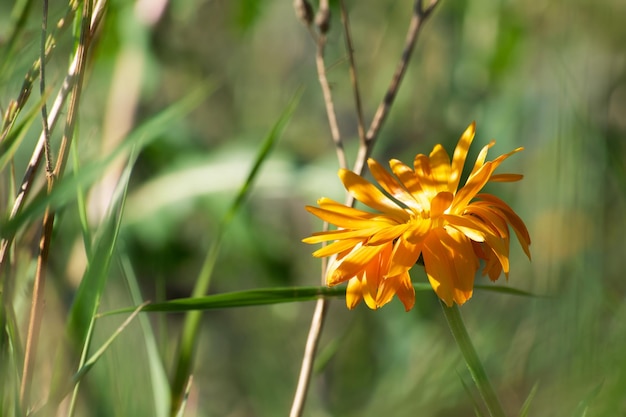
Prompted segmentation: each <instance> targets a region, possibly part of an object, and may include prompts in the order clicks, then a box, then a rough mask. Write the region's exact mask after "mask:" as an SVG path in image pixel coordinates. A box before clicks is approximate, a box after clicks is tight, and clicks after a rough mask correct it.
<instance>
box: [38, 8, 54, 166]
mask: <svg viewBox="0 0 626 417" xmlns="http://www.w3.org/2000/svg"><path fill="white" fill-rule="evenodd" d="M47 33H48V0H43V17H42V19H41V54H40V56H39V61H40V65H39V93H40V94H41V98H42V99H43V103H42V104H41V122H42V124H43V135H44V137H45V140H44V150H45V156H46V174H48V175H51V174H52V156H51V155H50V129H49V127H48V106H46V71H45V69H46V34H47Z"/></svg>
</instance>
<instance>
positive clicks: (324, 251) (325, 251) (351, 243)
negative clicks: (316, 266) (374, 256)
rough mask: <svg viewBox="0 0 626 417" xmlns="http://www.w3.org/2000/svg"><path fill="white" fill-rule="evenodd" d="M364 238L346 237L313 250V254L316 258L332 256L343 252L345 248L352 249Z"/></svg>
mask: <svg viewBox="0 0 626 417" xmlns="http://www.w3.org/2000/svg"><path fill="white" fill-rule="evenodd" d="M362 241H363V240H362V239H346V240H338V241H337V242H333V243H331V244H330V245H326V246H324V247H322V248H320V249H318V250H316V251H315V252H313V256H315V257H316V258H323V257H324V256H331V255H335V254H337V253H341V252H343V251H345V250H348V249H352V248H354V247H355V246H356V245H358V244H360V243H361V242H362Z"/></svg>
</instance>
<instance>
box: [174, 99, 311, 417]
mask: <svg viewBox="0 0 626 417" xmlns="http://www.w3.org/2000/svg"><path fill="white" fill-rule="evenodd" d="M299 96H300V94H299V93H298V94H296V96H295V97H294V98H293V99H292V100H291V102H290V103H289V104H288V105H287V108H286V109H285V111H284V112H283V114H282V115H281V116H280V118H279V119H278V121H277V122H276V123H275V124H274V126H273V127H272V129H271V130H270V132H269V134H268V135H267V136H266V137H265V140H264V141H263V144H262V146H261V149H260V150H259V153H258V154H257V158H256V160H255V162H254V164H253V166H252V169H251V170H250V173H249V174H248V177H247V179H246V181H245V182H244V183H243V185H242V187H241V189H240V190H239V193H238V194H237V196H236V197H235V199H234V200H233V203H232V204H231V206H230V209H229V210H228V211H227V213H226V215H225V216H224V218H223V219H222V222H221V223H220V229H219V231H218V233H217V236H216V239H215V240H214V241H213V243H212V245H211V247H210V248H209V251H208V253H207V257H206V259H205V261H204V264H203V266H202V269H201V271H200V274H199V276H198V279H197V280H196V285H195V288H194V290H193V294H192V295H193V297H200V296H203V295H204V294H206V292H207V291H208V289H209V284H210V282H211V275H212V273H213V268H214V266H215V262H216V260H217V256H218V254H219V251H220V246H221V242H222V238H223V236H224V232H225V230H226V229H227V228H228V226H229V224H230V223H231V221H232V219H233V218H234V216H235V214H236V213H237V211H239V209H240V208H241V206H242V204H243V202H244V201H245V199H246V197H247V196H248V194H249V192H250V190H251V189H252V185H253V183H254V180H255V178H256V176H257V174H258V172H259V170H260V169H261V167H262V165H263V163H264V162H265V160H266V158H267V156H268V155H269V153H270V151H271V150H272V148H273V146H274V144H275V143H276V141H277V140H278V137H279V136H280V135H281V133H282V131H283V129H284V128H285V126H286V125H287V122H288V121H289V119H290V118H291V115H292V114H293V111H294V110H295V107H296V103H297V101H298V97H299ZM200 318H201V312H200V311H190V312H189V313H187V317H185V324H184V326H183V332H182V337H181V343H180V347H179V351H178V354H177V357H176V359H175V360H176V364H175V371H174V378H173V380H172V385H171V392H170V396H171V405H170V415H171V416H175V415H177V414H178V412H179V410H180V408H181V405H182V403H183V398H184V392H185V387H186V386H187V385H188V380H189V375H190V373H191V368H192V363H193V357H194V352H195V347H196V340H197V339H198V329H199V326H200Z"/></svg>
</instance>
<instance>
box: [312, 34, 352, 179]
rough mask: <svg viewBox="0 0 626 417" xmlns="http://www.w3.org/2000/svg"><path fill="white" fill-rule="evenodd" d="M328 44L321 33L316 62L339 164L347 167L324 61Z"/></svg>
mask: <svg viewBox="0 0 626 417" xmlns="http://www.w3.org/2000/svg"><path fill="white" fill-rule="evenodd" d="M325 46H326V35H324V34H320V36H319V38H318V41H317V53H316V54H315V63H316V65H317V76H318V78H319V82H320V86H321V87H322V94H323V95H324V105H325V106H326V115H327V116H328V125H329V126H330V134H331V137H332V139H333V143H334V144H335V151H336V152H337V159H338V160H339V166H340V167H341V168H347V166H348V162H347V160H346V152H345V150H344V147H343V141H342V140H341V134H340V133H339V125H338V124H337V115H336V114H335V104H334V103H333V95H332V93H331V91H330V85H329V84H328V78H326V64H325V62H324V49H325Z"/></svg>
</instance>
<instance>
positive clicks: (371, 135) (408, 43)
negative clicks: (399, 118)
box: [353, 0, 439, 175]
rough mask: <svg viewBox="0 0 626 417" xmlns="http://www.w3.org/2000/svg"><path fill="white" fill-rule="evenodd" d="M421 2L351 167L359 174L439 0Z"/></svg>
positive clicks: (415, 10) (416, 8) (415, 9)
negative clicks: (418, 39) (424, 26)
mask: <svg viewBox="0 0 626 417" xmlns="http://www.w3.org/2000/svg"><path fill="white" fill-rule="evenodd" d="M423 3H424V2H423V0H416V1H415V5H414V7H413V15H412V17H411V23H410V24H409V30H408V32H407V35H406V40H405V42H404V49H403V50H402V55H401V57H400V61H399V62H398V66H397V67H396V71H395V72H394V74H393V76H392V78H391V82H390V83H389V87H388V88H387V92H386V93H385V96H384V97H383V99H382V101H381V102H380V104H379V105H378V109H377V110H376V113H375V114H374V119H373V120H372V123H371V125H370V127H369V130H368V131H367V135H366V136H365V142H366V145H367V146H362V147H360V148H359V152H358V154H357V159H356V163H355V165H354V169H353V171H354V172H356V173H357V174H359V175H361V174H363V170H364V168H365V162H366V161H367V158H368V157H369V155H370V154H371V152H372V149H373V147H374V144H375V142H376V139H377V138H378V133H379V132H380V129H381V127H382V126H383V123H384V122H385V119H386V118H387V115H388V114H389V110H391V106H392V105H393V102H394V101H395V98H396V95H397V93H398V90H399V88H400V84H401V82H402V79H403V77H404V74H405V72H406V69H407V66H408V64H409V61H410V59H411V54H412V53H413V49H415V43H416V41H417V38H418V35H419V33H420V29H421V28H422V25H423V24H424V22H425V21H426V19H428V17H429V16H430V14H431V13H432V11H433V10H434V9H435V7H436V6H437V4H439V0H432V1H431V2H430V5H429V6H428V7H426V8H424V4H423Z"/></svg>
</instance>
